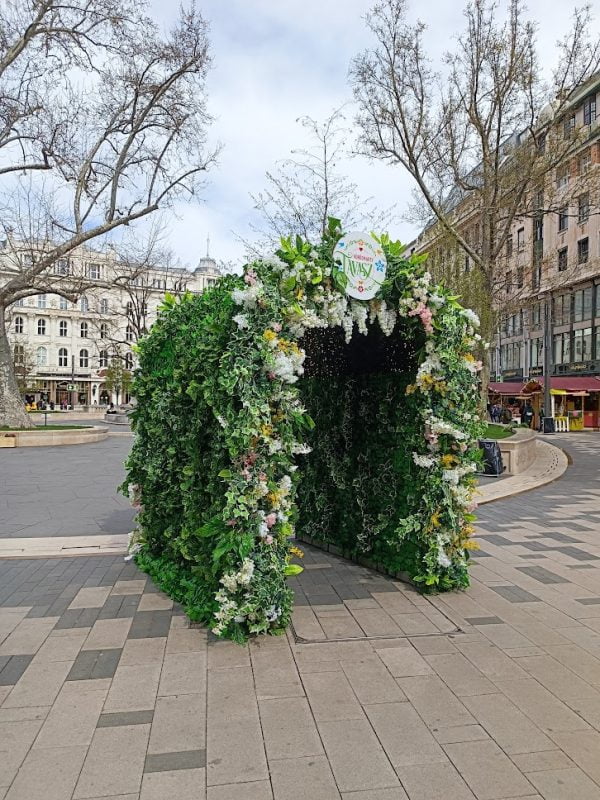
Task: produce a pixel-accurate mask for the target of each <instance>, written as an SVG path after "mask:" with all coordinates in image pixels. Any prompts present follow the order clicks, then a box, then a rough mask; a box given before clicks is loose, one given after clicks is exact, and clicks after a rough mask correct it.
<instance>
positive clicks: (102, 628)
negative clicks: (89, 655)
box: [82, 619, 131, 650]
mask: <svg viewBox="0 0 600 800" xmlns="http://www.w3.org/2000/svg"><path fill="white" fill-rule="evenodd" d="M130 626H131V619H99V620H97V621H96V622H94V623H93V626H92V629H91V631H90V632H89V635H88V637H87V639H86V640H85V642H84V644H83V646H82V649H83V650H106V649H109V648H122V647H123V646H124V644H125V640H126V639H127V636H128V634H129V629H130Z"/></svg>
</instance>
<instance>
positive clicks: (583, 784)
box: [527, 767, 600, 800]
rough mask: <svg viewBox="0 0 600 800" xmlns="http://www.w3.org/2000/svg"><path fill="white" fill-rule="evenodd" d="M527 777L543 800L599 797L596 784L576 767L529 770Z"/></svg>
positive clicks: (580, 799) (599, 792)
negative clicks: (538, 770) (540, 770)
mask: <svg viewBox="0 0 600 800" xmlns="http://www.w3.org/2000/svg"><path fill="white" fill-rule="evenodd" d="M527 777H528V778H529V780H530V781H531V783H532V784H533V785H534V786H535V788H536V789H538V790H539V791H540V793H541V794H542V796H543V797H544V800H566V798H569V800H570V798H577V800H598V797H600V790H599V788H598V784H596V783H594V782H593V781H592V780H591V779H590V778H589V777H588V776H587V775H586V774H585V773H584V772H582V771H581V770H580V769H577V768H576V767H574V768H572V769H548V770H544V771H543V772H531V773H530V774H529V775H528V776H527Z"/></svg>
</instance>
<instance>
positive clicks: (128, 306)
mask: <svg viewBox="0 0 600 800" xmlns="http://www.w3.org/2000/svg"><path fill="white" fill-rule="evenodd" d="M125 312H126V314H127V316H128V317H133V303H132V302H131V300H128V301H127V303H126V305H125Z"/></svg>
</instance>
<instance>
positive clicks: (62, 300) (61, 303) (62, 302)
mask: <svg viewBox="0 0 600 800" xmlns="http://www.w3.org/2000/svg"><path fill="white" fill-rule="evenodd" d="M58 307H59V308H60V310H61V311H66V310H67V309H68V308H69V301H68V300H67V298H66V297H59V298H58Z"/></svg>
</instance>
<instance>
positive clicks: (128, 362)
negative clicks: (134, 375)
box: [125, 353, 133, 369]
mask: <svg viewBox="0 0 600 800" xmlns="http://www.w3.org/2000/svg"><path fill="white" fill-rule="evenodd" d="M125 369H133V353H126V354H125Z"/></svg>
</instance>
